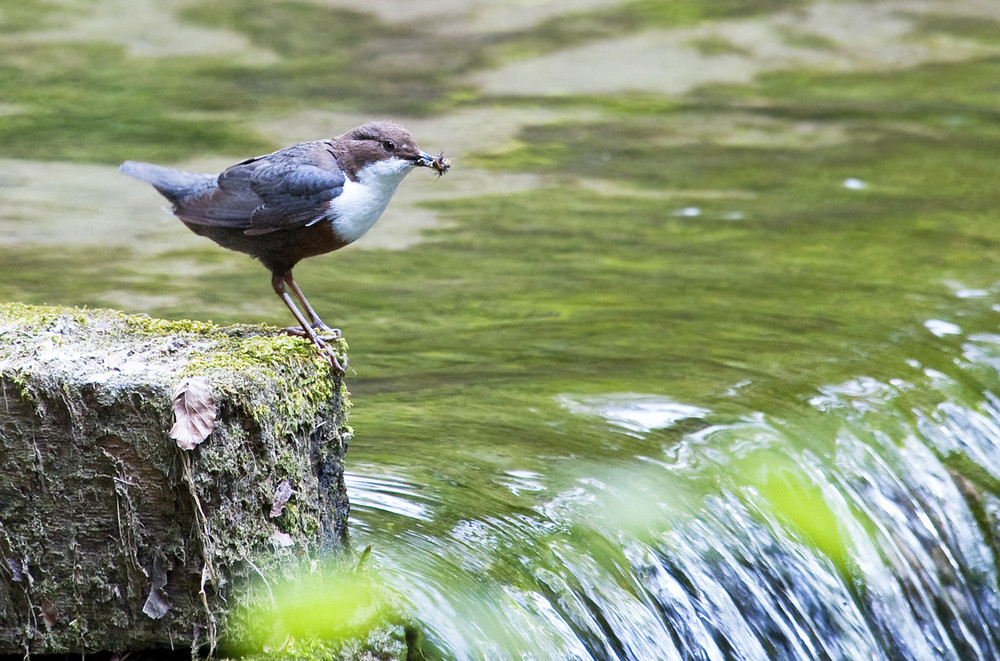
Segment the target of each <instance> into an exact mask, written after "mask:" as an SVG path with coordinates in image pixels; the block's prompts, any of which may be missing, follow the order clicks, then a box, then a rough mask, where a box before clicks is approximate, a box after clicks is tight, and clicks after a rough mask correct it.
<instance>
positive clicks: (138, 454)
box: [0, 304, 349, 654]
mask: <svg viewBox="0 0 1000 661" xmlns="http://www.w3.org/2000/svg"><path fill="white" fill-rule="evenodd" d="M194 376H197V377H203V378H204V379H205V380H207V382H208V384H209V386H210V389H211V395H212V398H213V400H214V403H215V405H216V408H217V414H216V416H215V426H214V431H212V432H211V434H210V435H209V436H208V438H207V439H206V440H205V441H204V442H203V443H201V444H200V445H198V446H197V447H196V448H195V449H193V450H191V451H185V450H181V449H180V448H179V447H178V446H177V444H176V443H175V442H174V440H172V439H171V438H170V437H169V432H170V430H171V426H172V424H173V420H172V409H171V401H172V393H173V391H174V389H175V387H176V386H177V385H178V383H179V382H181V381H182V379H184V378H185V377H194ZM343 394H344V393H343V384H342V382H341V379H340V378H339V377H338V376H335V375H334V374H333V373H332V372H331V370H330V368H329V365H328V364H327V363H326V362H325V361H324V360H323V359H322V358H321V357H319V355H318V353H317V352H316V351H315V350H314V349H313V348H312V347H311V346H310V345H309V344H307V343H305V342H304V341H302V340H300V339H298V338H293V337H286V336H279V335H276V334H275V333H274V331H273V329H266V328H263V327H249V326H236V327H228V328H219V327H216V326H214V325H212V324H206V323H200V322H166V321H162V320H156V319H150V318H148V317H143V316H127V315H124V314H122V313H119V312H113V311H108V310H86V309H70V308H49V307H33V306H26V305H18V304H11V305H0V653H18V654H25V653H31V654H41V653H63V652H73V653H80V652H86V651H93V650H109V651H125V650H139V649H150V648H173V649H185V648H188V647H191V648H198V647H204V646H206V645H214V643H215V640H216V639H218V638H219V637H223V636H235V637H237V638H238V637H239V635H240V631H239V629H240V626H242V625H240V624H239V622H238V620H239V618H238V617H233V613H238V612H239V611H240V608H241V607H242V606H244V605H249V602H252V601H253V600H254V599H256V598H259V597H260V593H262V592H263V591H265V590H266V582H265V579H264V578H263V577H265V576H267V577H273V576H275V575H280V574H282V573H290V572H292V571H293V569H294V567H295V565H296V564H297V563H301V562H302V561H303V559H309V558H312V557H314V556H315V554H317V553H320V552H322V551H323V550H325V549H331V548H336V547H338V546H340V545H342V544H343V541H344V535H345V526H346V518H347V511H348V502H347V495H346V492H345V489H344V481H343V461H342V460H343V456H344V453H345V450H346V440H347V437H348V431H349V428H348V427H347V426H346V420H345V413H344V399H343ZM289 487H290V488H289ZM255 581H257V583H255ZM255 585H256V587H254V586H255ZM255 591H256V592H255ZM255 594H256V595H257V596H256V597H255Z"/></svg>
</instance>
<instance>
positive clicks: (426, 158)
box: [416, 151, 434, 168]
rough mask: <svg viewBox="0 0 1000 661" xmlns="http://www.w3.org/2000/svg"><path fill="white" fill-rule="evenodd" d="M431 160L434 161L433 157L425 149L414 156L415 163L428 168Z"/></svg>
mask: <svg viewBox="0 0 1000 661" xmlns="http://www.w3.org/2000/svg"><path fill="white" fill-rule="evenodd" d="M433 162H434V157H433V156H431V155H430V154H428V153H427V152H425V151H422V152H420V154H419V155H418V156H417V158H416V163H417V165H419V166H420V167H424V168H429V167H430V166H431V163H433Z"/></svg>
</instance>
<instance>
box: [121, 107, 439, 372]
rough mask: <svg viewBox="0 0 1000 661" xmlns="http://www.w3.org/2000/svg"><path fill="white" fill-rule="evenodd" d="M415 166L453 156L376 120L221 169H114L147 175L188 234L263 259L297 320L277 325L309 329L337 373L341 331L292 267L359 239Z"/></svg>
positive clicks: (303, 332)
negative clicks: (335, 345) (311, 301)
mask: <svg viewBox="0 0 1000 661" xmlns="http://www.w3.org/2000/svg"><path fill="white" fill-rule="evenodd" d="M417 167H428V168H431V169H433V170H435V171H436V172H437V173H438V175H439V176H440V175H443V174H445V173H446V172H447V171H448V169H449V168H450V167H451V163H450V162H449V161H448V160H447V159H445V158H444V153H443V152H442V153H439V154H438V155H437V156H431V155H430V154H428V153H426V152H424V151H422V150H421V149H420V148H419V147H418V146H417V142H416V140H415V139H414V138H413V136H412V135H411V134H410V132H409V131H408V130H406V129H405V128H403V127H402V126H400V125H399V124H397V123H395V122H391V121H375V122H368V123H366V124H363V125H361V126H358V127H356V128H353V129H351V130H350V131H348V132H347V133H344V134H343V135H339V136H337V137H335V138H329V139H326V140H316V141H312V142H303V143H300V144H296V145H292V146H290V147H285V148H284V149H279V150H278V151H275V152H273V153H270V154H266V155H263V156H256V157H254V158H248V159H246V160H245V161H242V162H240V163H237V164H236V165H233V166H231V167H229V168H227V169H226V170H224V171H223V172H222V173H220V174H200V173H195V172H185V171H182V170H174V169H171V168H168V167H164V166H161V165H154V164H152V163H142V162H137V161H126V162H124V163H123V164H122V165H121V167H120V168H119V169H120V171H121V172H122V173H124V174H126V175H128V176H130V177H132V178H134V179H138V180H139V181H142V182H145V183H148V184H152V186H153V188H155V189H156V190H157V191H158V192H159V193H160V194H161V195H163V197H165V198H166V199H167V200H168V201H169V202H170V203H171V205H172V207H173V208H172V211H173V214H174V215H175V216H176V217H177V218H179V219H180V220H181V222H183V223H184V224H185V225H186V226H187V227H188V228H189V229H190V230H191V231H193V232H194V233H195V234H198V235H201V236H204V237H207V238H209V239H211V240H212V241H214V242H215V243H217V244H219V245H220V246H222V247H224V248H228V249H230V250H235V251H238V252H241V253H245V254H247V255H250V256H251V257H254V258H256V259H257V260H258V261H259V262H260V263H261V264H263V265H264V267H265V268H267V269H268V270H269V271H270V272H271V287H272V288H273V289H274V292H275V293H276V294H277V295H278V297H279V298H280V299H281V300H282V302H283V303H284V304H285V305H286V306H287V307H288V309H289V310H290V311H291V313H292V315H293V316H294V317H295V320H296V321H297V322H298V324H299V326H298V327H291V328H286V329H284V332H286V333H290V334H293V335H298V336H301V337H305V338H308V339H309V340H310V341H311V342H312V343H313V344H314V345H315V346H316V348H317V349H318V350H319V351H320V353H321V354H323V355H324V356H325V357H326V359H327V360H328V361H329V363H330V365H331V366H332V367H333V369H334V370H335V371H336V372H337V373H339V374H341V375H342V374H343V373H344V365H341V363H340V360H339V359H338V357H337V355H336V353H335V352H334V350H333V348H332V347H331V346H330V343H332V342H333V341H335V340H337V339H338V338H339V337H340V336H341V332H340V330H339V329H336V328H331V327H329V326H327V325H326V324H325V323H324V322H323V320H322V319H320V317H319V315H318V314H317V313H316V311H315V310H314V309H313V307H312V306H311V305H310V304H309V301H308V300H307V299H306V297H305V295H304V294H303V293H302V290H301V289H300V288H299V286H298V285H297V284H296V282H295V279H294V278H293V277H292V269H293V268H294V267H295V265H296V264H298V263H299V261H301V260H303V259H305V258H307V257H314V256H317V255H322V254H325V253H328V252H332V251H334V250H339V249H340V248H343V247H344V246H346V245H348V244H351V243H353V242H354V241H357V240H358V239H360V238H361V236H362V235H364V234H365V232H367V231H368V230H369V229H371V227H372V225H374V224H375V221H377V220H378V219H379V217H380V216H381V215H382V212H383V211H385V208H386V206H387V205H388V204H389V200H390V199H391V198H392V196H393V194H394V193H395V192H396V187H397V186H398V185H399V184H400V182H401V181H402V180H403V179H404V178H405V177H406V175H407V174H409V173H410V172H411V171H412V170H414V169H415V168H417ZM292 296H294V297H295V300H293V298H292ZM296 300H297V301H298V303H299V304H300V305H301V306H302V309H300V308H299V306H298V305H296ZM303 312H304V313H303Z"/></svg>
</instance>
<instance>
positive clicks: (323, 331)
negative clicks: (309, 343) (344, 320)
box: [281, 324, 344, 342]
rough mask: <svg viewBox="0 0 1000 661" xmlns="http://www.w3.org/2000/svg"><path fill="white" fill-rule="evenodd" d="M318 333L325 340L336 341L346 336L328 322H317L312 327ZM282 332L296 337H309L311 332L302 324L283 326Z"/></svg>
mask: <svg viewBox="0 0 1000 661" xmlns="http://www.w3.org/2000/svg"><path fill="white" fill-rule="evenodd" d="M312 329H313V331H315V333H316V335H317V336H318V337H319V338H320V339H321V340H323V341H324V342H335V341H337V340H339V339H340V338H342V337H343V336H344V334H343V333H341V332H340V329H339V328H330V327H329V326H327V325H326V324H317V325H316V326H313V327H312ZM281 332H282V333H285V334H286V335H294V336H295V337H309V333H308V332H306V330H305V329H303V328H302V327H301V326H289V327H288V328H282V329H281Z"/></svg>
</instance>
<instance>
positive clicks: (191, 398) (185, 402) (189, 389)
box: [170, 376, 216, 450]
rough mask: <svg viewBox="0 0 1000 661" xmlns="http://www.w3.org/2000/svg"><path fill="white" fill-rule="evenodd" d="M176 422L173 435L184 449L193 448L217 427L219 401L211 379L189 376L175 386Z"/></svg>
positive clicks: (171, 431)
mask: <svg viewBox="0 0 1000 661" xmlns="http://www.w3.org/2000/svg"><path fill="white" fill-rule="evenodd" d="M173 409H174V426H173V427H172V428H171V429H170V438H172V439H174V440H175V441H177V447H179V448H180V449H182V450H193V449H194V448H195V446H197V445H198V444H199V443H201V442H202V441H204V440H205V439H206V438H208V435H209V434H211V433H212V430H213V429H215V413H216V408H215V401H214V400H213V399H212V389H211V386H209V385H208V381H207V380H205V379H204V378H202V377H200V376H194V377H188V378H186V379H184V380H183V381H181V382H180V385H178V386H177V388H176V389H174V402H173Z"/></svg>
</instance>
